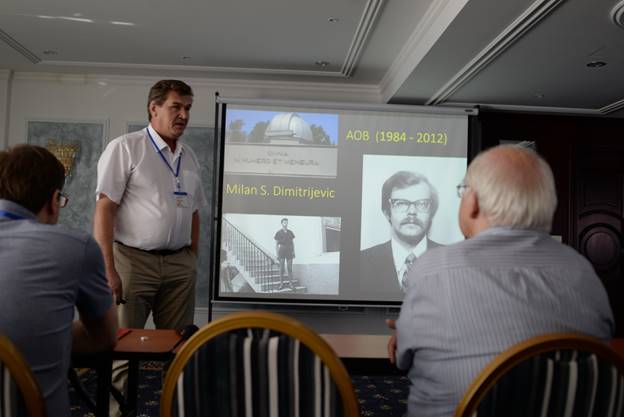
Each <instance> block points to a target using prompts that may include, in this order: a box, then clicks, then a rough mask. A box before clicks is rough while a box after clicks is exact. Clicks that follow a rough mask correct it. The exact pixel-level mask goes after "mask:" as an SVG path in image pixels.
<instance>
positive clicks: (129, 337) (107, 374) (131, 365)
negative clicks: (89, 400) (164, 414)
mask: <svg viewBox="0 0 624 417" xmlns="http://www.w3.org/2000/svg"><path fill="white" fill-rule="evenodd" d="M180 339H181V338H180V335H179V334H178V332H176V331H175V330H170V329H130V332H129V333H127V334H126V335H124V336H122V337H121V338H120V339H119V340H118V342H117V345H116V346H115V349H114V350H113V351H112V352H101V353H96V354H72V364H73V366H74V367H75V368H92V369H94V370H95V371H96V372H97V392H96V400H95V406H96V410H95V416H96V417H108V411H109V407H108V402H109V397H110V394H111V372H112V365H113V361H114V360H127V361H128V391H127V393H126V401H125V404H122V410H123V414H124V416H130V415H135V414H136V400H137V386H138V376H139V362H140V361H168V360H171V359H172V358H173V357H174V355H175V352H174V348H175V347H176V345H177V344H178V342H179V341H180Z"/></svg>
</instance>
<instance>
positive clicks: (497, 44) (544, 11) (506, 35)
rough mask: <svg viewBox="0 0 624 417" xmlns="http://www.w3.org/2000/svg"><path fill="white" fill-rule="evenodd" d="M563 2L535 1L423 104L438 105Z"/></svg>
mask: <svg viewBox="0 0 624 417" xmlns="http://www.w3.org/2000/svg"><path fill="white" fill-rule="evenodd" d="M564 1H565V0H537V1H535V2H534V3H533V4H532V5H531V6H530V7H529V8H528V9H526V10H525V11H524V12H523V13H522V14H521V15H520V16H519V17H518V18H516V20H514V21H513V22H512V23H511V24H510V25H509V26H507V27H506V28H505V29H504V30H503V31H502V32H501V33H500V34H498V36H496V38H494V40H493V41H492V42H490V43H489V44H488V45H487V46H486V47H485V48H483V49H482V50H481V51H480V52H479V53H478V54H477V55H475V57H474V58H473V59H471V60H470V62H468V64H466V65H465V66H464V67H463V68H462V69H461V70H459V71H458V72H457V73H456V74H455V75H454V76H453V77H452V78H451V79H450V80H449V81H448V82H447V83H446V84H444V86H442V88H440V89H439V90H438V91H436V92H435V93H434V94H433V96H432V97H431V98H430V99H429V100H427V102H426V103H425V104H428V105H439V104H441V103H443V102H445V101H446V100H447V99H448V98H449V97H450V96H451V95H453V94H454V93H455V92H456V91H457V90H458V89H459V88H461V87H462V86H463V85H465V84H466V83H467V82H468V81H470V80H471V79H472V78H473V77H474V76H475V75H477V74H478V73H479V72H480V71H482V70H483V69H484V68H486V67H487V66H488V65H489V64H490V63H491V62H492V61H493V60H494V59H496V57H498V56H499V55H500V54H501V53H503V52H504V51H505V50H507V49H508V48H509V47H510V46H511V45H513V44H514V43H515V42H516V41H517V40H519V39H520V38H522V36H524V35H525V34H526V33H527V32H528V31H529V30H531V29H532V28H533V27H534V26H535V25H536V24H537V23H539V22H540V21H541V20H542V19H543V18H544V17H546V16H548V15H549V14H550V13H551V12H552V11H553V10H554V9H555V8H557V7H558V6H559V5H560V4H561V3H563V2H564Z"/></svg>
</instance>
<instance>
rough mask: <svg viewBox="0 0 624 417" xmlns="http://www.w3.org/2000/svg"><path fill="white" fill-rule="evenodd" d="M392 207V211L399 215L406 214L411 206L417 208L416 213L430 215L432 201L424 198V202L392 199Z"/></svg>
mask: <svg viewBox="0 0 624 417" xmlns="http://www.w3.org/2000/svg"><path fill="white" fill-rule="evenodd" d="M388 201H390V205H391V206H392V209H393V210H395V211H397V212H398V213H406V212H407V211H408V210H409V208H410V207H411V206H414V207H415V208H416V211H418V212H419V213H423V214H429V213H430V212H431V199H430V198H423V199H422V200H416V201H409V200H404V199H402V198H391V199H390V200H388Z"/></svg>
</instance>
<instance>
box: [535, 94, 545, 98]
mask: <svg viewBox="0 0 624 417" xmlns="http://www.w3.org/2000/svg"><path fill="white" fill-rule="evenodd" d="M535 98H544V94H542V93H536V94H535Z"/></svg>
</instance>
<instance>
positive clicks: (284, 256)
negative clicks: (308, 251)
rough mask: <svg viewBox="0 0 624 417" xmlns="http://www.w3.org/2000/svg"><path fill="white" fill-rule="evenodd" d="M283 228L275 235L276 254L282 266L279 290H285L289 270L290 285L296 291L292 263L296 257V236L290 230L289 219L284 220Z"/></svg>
mask: <svg viewBox="0 0 624 417" xmlns="http://www.w3.org/2000/svg"><path fill="white" fill-rule="evenodd" d="M281 223H282V228H281V229H279V230H278V231H277V232H276V233H275V237H274V239H275V253H276V255H277V259H278V260H279V264H280V285H279V288H278V290H281V289H283V288H284V269H285V268H286V267H287V268H288V285H289V287H290V288H291V289H294V288H295V287H294V284H293V282H294V281H293V272H292V263H293V258H294V257H295V244H294V242H293V241H294V239H295V234H294V233H293V232H292V231H291V230H290V229H288V219H287V218H285V217H284V218H283V219H282V221H281Z"/></svg>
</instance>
